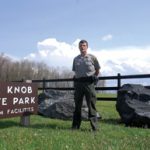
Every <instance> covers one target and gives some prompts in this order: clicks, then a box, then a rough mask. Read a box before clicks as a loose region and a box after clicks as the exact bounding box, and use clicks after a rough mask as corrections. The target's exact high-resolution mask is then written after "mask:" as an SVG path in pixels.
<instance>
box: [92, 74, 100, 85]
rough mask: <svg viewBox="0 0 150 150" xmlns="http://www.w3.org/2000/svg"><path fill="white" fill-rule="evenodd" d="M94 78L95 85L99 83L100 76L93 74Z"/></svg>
mask: <svg viewBox="0 0 150 150" xmlns="http://www.w3.org/2000/svg"><path fill="white" fill-rule="evenodd" d="M92 80H93V82H94V85H97V83H98V81H99V79H98V76H96V75H93V76H92Z"/></svg>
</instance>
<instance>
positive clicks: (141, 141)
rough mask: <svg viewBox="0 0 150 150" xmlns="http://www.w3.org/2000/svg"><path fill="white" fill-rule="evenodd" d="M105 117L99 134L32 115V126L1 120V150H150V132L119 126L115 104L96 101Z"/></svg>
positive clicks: (82, 127) (84, 125)
mask: <svg viewBox="0 0 150 150" xmlns="http://www.w3.org/2000/svg"><path fill="white" fill-rule="evenodd" d="M97 109H98V111H99V113H100V114H101V115H102V117H103V118H102V120H101V121H99V127H100V131H99V132H98V133H96V134H94V133H92V132H90V131H89V129H90V124H89V122H88V121H83V122H82V125H81V130H79V131H71V130H70V127H71V121H62V120H57V119H49V118H44V117H41V116H38V115H37V116H36V115H33V116H31V125H30V127H21V126H20V124H19V122H20V118H19V117H17V118H10V119H1V120H0V150H149V149H150V129H142V128H130V127H125V126H124V124H120V123H119V116H118V113H117V112H116V110H115V102H103V101H102V102H97Z"/></svg>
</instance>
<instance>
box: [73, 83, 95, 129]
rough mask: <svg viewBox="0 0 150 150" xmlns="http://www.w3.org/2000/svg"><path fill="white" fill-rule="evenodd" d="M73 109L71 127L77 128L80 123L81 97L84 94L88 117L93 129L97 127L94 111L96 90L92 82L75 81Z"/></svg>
mask: <svg viewBox="0 0 150 150" xmlns="http://www.w3.org/2000/svg"><path fill="white" fill-rule="evenodd" d="M74 87H75V93H74V100H75V111H74V114H73V123H72V128H76V129H79V128H80V125H81V108H82V103H83V97H84V96H85V98H86V102H87V106H88V110H89V112H88V117H89V120H90V123H91V127H92V129H93V130H96V129H97V115H96V114H97V111H96V107H95V104H96V100H97V99H96V92H95V86H94V83H90V82H75V83H74Z"/></svg>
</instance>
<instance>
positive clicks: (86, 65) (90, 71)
mask: <svg viewBox="0 0 150 150" xmlns="http://www.w3.org/2000/svg"><path fill="white" fill-rule="evenodd" d="M96 69H100V65H99V62H98V60H97V58H96V57H95V56H94V55H91V54H87V55H85V56H82V55H78V56H77V57H75V58H74V60H73V67H72V70H73V71H74V72H75V77H76V78H80V77H89V76H92V75H94V74H95V70H96Z"/></svg>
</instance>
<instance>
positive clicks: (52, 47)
mask: <svg viewBox="0 0 150 150" xmlns="http://www.w3.org/2000/svg"><path fill="white" fill-rule="evenodd" d="M78 42H79V39H77V40H75V42H73V43H72V44H68V43H65V42H61V41H57V40H56V39H53V38H49V39H45V40H43V41H40V42H38V44H37V47H38V51H37V53H31V54H29V55H28V56H26V57H25V58H26V59H31V60H35V61H43V62H45V63H47V64H48V65H50V66H54V67H68V68H69V69H70V70H71V67H72V62H73V58H74V57H75V56H77V55H78V54H79V50H78ZM88 52H89V53H92V54H94V55H95V56H96V57H97V58H98V60H99V62H100V65H101V72H102V74H103V75H116V74H117V73H121V74H146V73H150V61H149V56H150V46H147V47H135V46H133V47H118V48H114V49H100V50H93V49H91V48H89V50H88Z"/></svg>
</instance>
